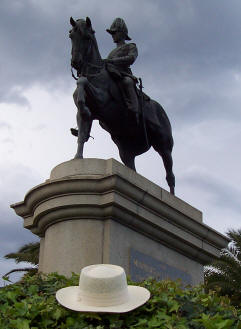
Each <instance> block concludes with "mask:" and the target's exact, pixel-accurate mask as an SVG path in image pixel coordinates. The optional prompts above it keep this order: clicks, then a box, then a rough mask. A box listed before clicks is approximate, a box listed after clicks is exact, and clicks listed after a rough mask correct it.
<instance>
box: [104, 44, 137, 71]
mask: <svg viewBox="0 0 241 329" xmlns="http://www.w3.org/2000/svg"><path fill="white" fill-rule="evenodd" d="M137 56H138V50H137V47H136V44H135V43H125V44H124V45H122V46H120V47H117V48H115V49H113V50H112V51H111V52H110V53H109V56H108V57H107V59H111V60H112V61H113V65H114V66H115V68H116V69H117V70H118V71H119V72H120V73H122V74H123V75H125V73H127V74H131V75H132V72H131V69H130V65H132V64H133V63H134V62H135V60H136V58H137Z"/></svg>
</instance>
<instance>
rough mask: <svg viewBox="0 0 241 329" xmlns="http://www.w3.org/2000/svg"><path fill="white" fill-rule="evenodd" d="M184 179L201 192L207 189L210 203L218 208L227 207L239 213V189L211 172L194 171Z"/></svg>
mask: <svg viewBox="0 0 241 329" xmlns="http://www.w3.org/2000/svg"><path fill="white" fill-rule="evenodd" d="M183 180H184V181H186V182H188V183H189V184H190V185H191V186H194V187H198V189H201V190H202V191H203V193H205V191H208V193H209V194H210V195H211V204H212V205H213V206H216V207H218V208H229V209H232V211H234V212H236V213H237V214H240V213H241V204H240V197H241V189H240V188H237V187H234V186H233V185H230V184H228V183H227V182H224V181H222V178H217V177H215V176H214V175H213V174H212V175H211V174H210V173H207V172H202V171H199V172H197V171H194V172H192V173H189V174H187V175H185V177H184V178H183Z"/></svg>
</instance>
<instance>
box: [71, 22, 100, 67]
mask: <svg viewBox="0 0 241 329" xmlns="http://www.w3.org/2000/svg"><path fill="white" fill-rule="evenodd" d="M70 24H71V25H72V29H71V30H70V31H69V37H70V39H71V42H72V51H71V55H72V58H71V65H72V66H73V67H74V68H75V69H76V70H77V71H80V70H81V67H82V65H83V63H84V62H85V61H86V57H87V56H88V50H89V46H90V41H91V39H93V34H94V30H93V29H92V25H91V21H90V19H89V17H87V18H86V20H84V19H77V20H76V21H75V20H74V19H73V18H72V17H71V18H70Z"/></svg>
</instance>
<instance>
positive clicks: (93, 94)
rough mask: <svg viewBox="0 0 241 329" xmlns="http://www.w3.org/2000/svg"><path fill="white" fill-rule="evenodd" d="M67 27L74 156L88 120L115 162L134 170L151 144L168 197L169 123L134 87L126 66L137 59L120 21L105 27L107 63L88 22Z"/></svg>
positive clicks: (88, 127)
mask: <svg viewBox="0 0 241 329" xmlns="http://www.w3.org/2000/svg"><path fill="white" fill-rule="evenodd" d="M70 23H71V25H72V29H71V30H70V32H69V37H70V39H71V42H72V52H71V54H72V59H71V66H72V68H74V69H76V71H77V78H76V80H77V88H76V90H75V92H74V95H73V97H74V102H75V105H76V107H77V126H78V130H76V129H71V132H72V134H73V135H75V136H77V137H78V148H77V153H76V155H75V158H83V147H84V143H85V142H87V141H88V139H89V137H90V130H91V126H92V122H93V120H99V123H100V125H101V127H102V128H103V129H105V130H106V131H108V132H109V133H110V135H111V138H112V140H113V141H114V143H115V144H116V145H117V147H118V149H119V154H120V158H121V160H122V161H123V163H124V164H125V165H126V166H128V167H129V168H131V169H133V170H136V169H135V157H136V156H137V155H140V154H142V153H144V152H146V151H148V150H149V149H150V147H151V146H152V147H153V148H154V149H155V150H156V151H157V152H158V153H159V154H160V156H161V157H162V160H163V164H164V167H165V170H166V180H167V183H168V185H169V187H170V193H172V194H174V188H175V177H174V174H173V172H172V165H173V161H172V148H173V138H172V129H171V124H170V121H169V119H168V117H167V114H166V113H165V111H164V109H163V108H162V106H161V105H160V104H158V103H157V102H156V101H154V100H152V99H150V98H149V97H148V96H147V95H145V94H144V93H143V92H142V83H141V80H140V88H138V87H137V86H136V83H137V82H138V79H137V78H136V77H134V76H133V74H132V72H131V69H130V65H131V64H133V63H134V61H135V60H136V57H137V55H138V51H137V47H136V45H135V44H134V43H126V42H125V41H126V40H130V37H129V36H128V29H127V26H126V24H125V22H124V20H123V19H121V18H116V19H115V20H114V22H113V23H112V25H111V27H110V29H107V32H109V33H110V34H111V35H112V38H113V41H114V42H115V43H116V46H117V47H116V48H115V49H114V50H112V51H111V53H110V54H109V56H108V57H107V59H102V58H101V56H100V53H99V49H98V45H97V41H96V38H95V31H94V30H93V28H92V24H91V21H90V19H89V18H88V17H87V18H86V20H84V19H78V20H74V19H73V18H72V17H71V18H70Z"/></svg>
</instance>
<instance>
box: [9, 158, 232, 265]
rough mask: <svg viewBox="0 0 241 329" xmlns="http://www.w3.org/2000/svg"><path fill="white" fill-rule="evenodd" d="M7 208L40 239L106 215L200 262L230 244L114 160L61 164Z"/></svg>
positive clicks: (177, 202)
mask: <svg viewBox="0 0 241 329" xmlns="http://www.w3.org/2000/svg"><path fill="white" fill-rule="evenodd" d="M98 165H99V166H98ZM96 168H97V169H96ZM96 173H97V174H96ZM11 207H12V208H13V209H14V210H15V212H16V213H17V214H18V215H19V216H21V217H23V218H24V227H25V228H27V229H30V230H31V231H32V232H33V233H35V234H37V235H39V236H41V237H43V236H44V235H45V232H46V230H47V229H48V228H49V227H50V226H51V225H53V224H55V223H57V222H61V221H67V220H72V219H75V220H85V219H93V220H98V221H105V220H108V219H110V220H114V221H117V222H119V223H121V224H122V225H124V226H127V227H130V228H131V229H132V230H135V231H137V232H139V233H141V234H143V235H146V236H148V237H149V238H151V239H153V240H155V241H158V242H160V243H162V244H164V245H166V246H168V247H169V248H172V249H174V250H177V251H179V252H180V253H182V254H184V255H185V256H187V257H189V258H192V259H195V260H196V261H198V262H199V263H201V264H205V263H207V262H209V261H210V259H212V258H216V257H218V256H219V250H220V249H221V248H224V247H226V245H227V243H228V239H227V238H226V237H225V236H223V235H221V234H220V233H218V232H216V231H215V230H213V229H212V228H210V227H208V226H207V225H204V224H203V223H202V222H201V219H202V213H201V212H200V211H199V210H197V209H195V208H193V207H191V206H190V205H188V204H187V203H185V202H183V201H182V200H180V199H178V198H177V197H175V196H173V195H171V194H169V193H168V192H167V191H165V190H163V189H161V188H160V187H158V186H157V185H156V184H154V183H152V182H150V181H148V180H147V179H146V178H144V177H142V176H141V175H139V174H137V173H135V172H134V171H132V170H131V169H129V168H127V167H125V166H123V165H122V164H120V163H118V162H117V161H116V160H113V159H109V160H97V159H83V160H71V161H68V162H65V163H63V164H60V165H58V166H57V167H55V168H54V169H53V170H52V172H51V176H50V179H49V180H48V181H47V182H45V183H43V184H40V185H38V186H36V187H35V188H33V189H31V190H30V191H29V192H28V193H27V194H26V196H25V199H24V201H23V202H20V203H16V204H14V205H12V206H11Z"/></svg>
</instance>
